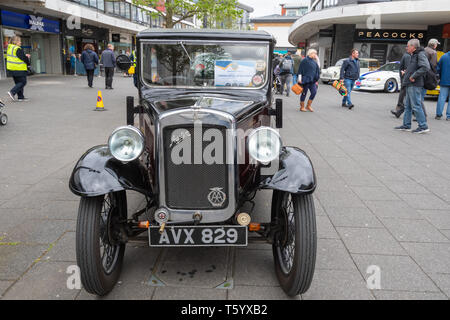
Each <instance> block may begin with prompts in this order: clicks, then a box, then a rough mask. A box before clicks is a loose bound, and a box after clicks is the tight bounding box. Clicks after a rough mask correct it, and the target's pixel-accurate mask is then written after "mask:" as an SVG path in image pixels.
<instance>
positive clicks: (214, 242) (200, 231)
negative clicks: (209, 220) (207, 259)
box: [148, 226, 247, 247]
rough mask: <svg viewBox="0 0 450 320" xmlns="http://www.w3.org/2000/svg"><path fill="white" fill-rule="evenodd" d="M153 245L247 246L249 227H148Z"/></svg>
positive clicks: (151, 244)
mask: <svg viewBox="0 0 450 320" xmlns="http://www.w3.org/2000/svg"><path fill="white" fill-rule="evenodd" d="M148 232H149V237H148V238H149V245H150V246H151V247H223V246H226V247H233V246H247V227H243V226H166V227H165V229H164V232H163V234H160V233H159V227H157V226H155V227H150V228H148Z"/></svg>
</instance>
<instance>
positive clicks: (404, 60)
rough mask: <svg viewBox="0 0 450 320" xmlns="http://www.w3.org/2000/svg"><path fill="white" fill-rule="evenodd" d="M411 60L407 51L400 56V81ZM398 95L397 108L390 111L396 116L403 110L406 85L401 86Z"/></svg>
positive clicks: (398, 116)
mask: <svg viewBox="0 0 450 320" xmlns="http://www.w3.org/2000/svg"><path fill="white" fill-rule="evenodd" d="M410 62H411V55H410V54H409V53H408V52H405V54H404V55H403V57H402V60H400V70H399V72H400V81H401V82H403V76H404V74H405V72H406V69H408V65H409V63H410ZM401 87H402V88H401V90H400V95H399V96H398V102H397V108H396V110H391V113H392V114H393V115H394V116H395V117H397V118H400V116H401V115H402V114H403V112H404V111H405V97H406V87H405V86H401Z"/></svg>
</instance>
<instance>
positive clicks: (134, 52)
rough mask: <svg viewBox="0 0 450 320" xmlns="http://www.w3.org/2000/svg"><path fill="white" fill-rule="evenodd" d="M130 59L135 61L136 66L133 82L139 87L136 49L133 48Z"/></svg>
mask: <svg viewBox="0 0 450 320" xmlns="http://www.w3.org/2000/svg"><path fill="white" fill-rule="evenodd" d="M130 60H131V62H132V63H133V66H134V73H133V82H134V86H135V87H136V88H137V87H138V78H137V72H136V71H137V70H136V60H137V59H136V50H133V51H132V53H131V56H130Z"/></svg>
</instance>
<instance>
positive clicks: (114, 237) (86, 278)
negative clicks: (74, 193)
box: [76, 191, 127, 296]
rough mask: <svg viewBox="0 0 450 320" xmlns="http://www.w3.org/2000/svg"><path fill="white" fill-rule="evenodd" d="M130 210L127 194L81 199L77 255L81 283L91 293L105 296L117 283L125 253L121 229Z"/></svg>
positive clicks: (117, 193)
mask: <svg viewBox="0 0 450 320" xmlns="http://www.w3.org/2000/svg"><path fill="white" fill-rule="evenodd" d="M126 208H127V203H126V195H125V191H120V192H115V193H110V194H107V195H105V196H98V197H91V198H86V197H83V198H81V200H80V207H79V210H78V221H77V232H76V253H77V263H78V266H79V267H80V271H81V282H82V284H83V287H84V288H85V290H86V291H88V292H89V293H92V294H96V295H99V296H103V295H105V294H107V293H108V292H110V291H111V290H112V288H113V287H114V285H115V284H116V282H117V279H118V277H119V275H120V270H121V268H122V262H123V255H124V252H125V243H123V242H121V241H120V230H119V227H118V226H119V220H123V219H126V218H127V209H126Z"/></svg>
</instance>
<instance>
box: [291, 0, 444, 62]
mask: <svg viewBox="0 0 450 320" xmlns="http://www.w3.org/2000/svg"><path fill="white" fill-rule="evenodd" d="M449 24H450V1H448V0H432V1H431V0H398V1H396V0H392V1H379V0H378V1H375V0H373V1H370V0H364V1H361V0H312V1H311V7H310V10H309V12H308V13H307V14H306V15H304V16H303V17H301V18H300V19H298V20H297V21H296V22H295V23H294V25H293V26H292V27H291V29H290V30H289V42H290V43H291V44H293V45H295V46H299V45H303V44H304V43H306V47H308V48H315V49H317V50H318V51H319V59H320V63H321V65H322V66H324V67H328V66H330V65H334V64H335V63H336V62H337V61H338V60H339V59H341V58H345V57H347V56H349V55H350V51H351V50H352V49H353V48H356V49H358V50H359V51H360V57H365V58H366V57H367V58H376V59H378V60H379V61H380V63H381V64H384V63H387V62H390V61H398V60H400V58H401V56H402V55H403V53H404V52H405V46H406V43H407V42H408V40H410V39H414V38H416V39H419V40H420V42H421V44H422V45H426V44H427V43H428V40H429V39H431V38H436V39H438V40H439V41H440V42H441V46H440V47H439V48H438V50H441V51H444V52H447V51H448V50H449V49H450V48H449V42H448V32H447V33H446V30H449V29H450V26H449Z"/></svg>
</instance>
